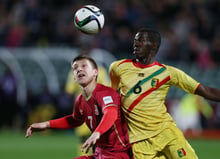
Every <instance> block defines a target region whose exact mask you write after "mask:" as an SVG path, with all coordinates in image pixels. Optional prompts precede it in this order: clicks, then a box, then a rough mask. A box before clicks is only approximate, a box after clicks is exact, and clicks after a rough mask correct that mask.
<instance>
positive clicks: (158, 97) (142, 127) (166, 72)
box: [110, 59, 200, 143]
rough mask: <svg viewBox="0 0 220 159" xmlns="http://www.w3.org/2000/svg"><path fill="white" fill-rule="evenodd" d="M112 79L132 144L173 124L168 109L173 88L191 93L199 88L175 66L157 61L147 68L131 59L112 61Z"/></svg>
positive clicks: (196, 83) (194, 81) (197, 84)
mask: <svg viewBox="0 0 220 159" xmlns="http://www.w3.org/2000/svg"><path fill="white" fill-rule="evenodd" d="M110 78H111V86H112V87H113V88H115V89H116V90H118V91H119V93H120V95H121V100H122V110H123V113H124V115H125V117H126V120H127V123H128V131H129V139H130V142H131V143H133V142H136V141H140V140H144V139H147V138H150V137H152V136H154V135H157V134H158V133H160V132H161V131H163V130H164V129H165V128H167V127H169V125H170V124H174V121H173V119H172V117H171V116H170V115H169V113H168V112H167V109H166V106H165V98H166V95H167V93H168V90H169V88H170V87H171V86H172V85H175V86H177V87H179V88H181V89H183V90H184V91H186V92H188V93H192V94H194V92H195V90H196V89H197V88H198V87H199V85H200V83H198V82H197V81H196V80H194V79H193V78H191V77H190V76H188V75H187V74H186V73H184V72H183V71H181V70H179V69H177V68H175V67H172V66H168V65H164V64H160V63H158V62H157V61H155V62H154V63H153V64H149V65H144V64H141V63H138V62H137V61H136V60H132V59H123V60H119V61H115V62H113V63H112V64H111V66H110Z"/></svg>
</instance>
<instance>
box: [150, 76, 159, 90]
mask: <svg viewBox="0 0 220 159" xmlns="http://www.w3.org/2000/svg"><path fill="white" fill-rule="evenodd" d="M158 85H159V79H157V78H153V79H152V80H151V86H152V87H153V88H157V87H158Z"/></svg>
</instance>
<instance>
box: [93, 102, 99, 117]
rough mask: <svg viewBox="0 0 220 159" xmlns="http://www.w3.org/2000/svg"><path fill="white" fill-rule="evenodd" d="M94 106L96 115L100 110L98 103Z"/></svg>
mask: <svg viewBox="0 0 220 159" xmlns="http://www.w3.org/2000/svg"><path fill="white" fill-rule="evenodd" d="M94 107H95V115H99V110H98V107H97V105H96V104H95V105H94Z"/></svg>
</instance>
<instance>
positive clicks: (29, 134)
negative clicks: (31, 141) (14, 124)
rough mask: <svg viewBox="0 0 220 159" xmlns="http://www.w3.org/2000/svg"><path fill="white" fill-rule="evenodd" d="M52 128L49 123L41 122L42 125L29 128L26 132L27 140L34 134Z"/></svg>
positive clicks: (33, 125) (34, 124)
mask: <svg viewBox="0 0 220 159" xmlns="http://www.w3.org/2000/svg"><path fill="white" fill-rule="evenodd" d="M49 127H50V123H49V121H45V122H41V123H33V124H31V125H30V126H29V128H28V129H27V131H26V136H25V137H26V138H28V137H29V136H31V135H32V133H33V132H36V131H42V130H45V129H47V128H49Z"/></svg>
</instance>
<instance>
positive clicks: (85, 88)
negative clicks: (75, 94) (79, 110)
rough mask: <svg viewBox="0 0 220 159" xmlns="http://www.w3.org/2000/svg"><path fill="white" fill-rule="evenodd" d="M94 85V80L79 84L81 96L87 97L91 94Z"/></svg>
mask: <svg viewBox="0 0 220 159" xmlns="http://www.w3.org/2000/svg"><path fill="white" fill-rule="evenodd" d="M96 85H97V83H96V81H93V82H91V83H89V84H88V85H86V86H81V88H82V92H83V96H84V97H85V98H89V97H90V96H91V95H92V92H93V91H94V89H95V87H96Z"/></svg>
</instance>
